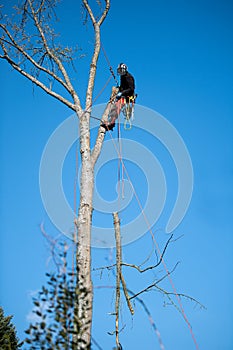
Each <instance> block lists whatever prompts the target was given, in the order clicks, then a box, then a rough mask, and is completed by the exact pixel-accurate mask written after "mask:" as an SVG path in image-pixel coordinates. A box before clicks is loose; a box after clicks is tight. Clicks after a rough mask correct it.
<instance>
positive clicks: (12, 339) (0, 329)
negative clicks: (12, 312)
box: [0, 307, 22, 350]
mask: <svg viewBox="0 0 233 350" xmlns="http://www.w3.org/2000/svg"><path fill="white" fill-rule="evenodd" d="M12 317H13V316H4V312H3V309H2V308H1V307H0V349H1V350H17V349H20V348H21V345H22V343H21V344H19V340H18V338H17V336H16V330H15V327H14V325H13V324H12V323H11V319H12Z"/></svg>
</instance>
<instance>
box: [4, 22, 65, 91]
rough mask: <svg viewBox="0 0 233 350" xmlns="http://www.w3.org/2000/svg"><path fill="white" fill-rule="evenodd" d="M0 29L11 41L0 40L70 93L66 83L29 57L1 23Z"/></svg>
mask: <svg viewBox="0 0 233 350" xmlns="http://www.w3.org/2000/svg"><path fill="white" fill-rule="evenodd" d="M0 28H2V29H3V31H4V32H5V33H6V34H7V36H8V38H9V39H10V41H7V40H5V39H3V38H1V39H0V40H1V41H3V42H7V43H8V44H9V45H12V46H13V47H14V48H16V49H17V50H18V51H19V52H20V53H21V54H22V55H23V56H24V57H25V58H26V59H27V60H28V61H30V62H31V63H32V64H33V65H34V66H35V67H36V68H38V69H39V70H41V71H43V72H45V73H47V74H48V75H50V76H51V77H53V78H54V79H55V80H57V81H58V82H59V83H60V84H61V85H62V86H64V88H65V89H66V90H68V91H69V89H68V86H67V85H66V83H65V82H64V81H63V80H62V79H61V78H60V77H59V76H58V75H56V74H55V73H54V72H52V71H50V70H49V69H48V68H45V67H43V66H41V65H40V64H39V63H38V62H36V61H35V60H34V59H33V58H32V56H31V55H29V54H28V53H27V52H26V51H25V50H24V49H23V48H22V47H21V46H20V45H19V44H18V43H17V42H16V41H15V40H14V38H13V36H12V35H11V33H10V32H9V30H8V29H7V28H6V27H5V26H4V25H3V24H1V23H0Z"/></svg>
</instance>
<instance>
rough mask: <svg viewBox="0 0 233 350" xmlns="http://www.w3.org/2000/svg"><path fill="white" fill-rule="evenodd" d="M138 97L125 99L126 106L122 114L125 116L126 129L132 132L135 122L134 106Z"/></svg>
mask: <svg viewBox="0 0 233 350" xmlns="http://www.w3.org/2000/svg"><path fill="white" fill-rule="evenodd" d="M136 97H137V96H136V95H134V96H130V97H127V98H126V99H124V100H125V101H124V105H123V108H122V113H123V115H124V116H125V121H124V129H125V130H130V129H131V128H132V121H133V120H134V105H135V100H136Z"/></svg>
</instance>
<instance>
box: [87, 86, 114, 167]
mask: <svg viewBox="0 0 233 350" xmlns="http://www.w3.org/2000/svg"><path fill="white" fill-rule="evenodd" d="M117 91H118V90H117V88H116V87H113V88H112V93H111V97H110V100H109V102H108V104H107V106H106V108H105V111H104V113H103V115H102V123H103V124H106V122H107V120H108V115H109V111H110V108H111V106H112V101H113V99H114V97H115V96H116V94H117ZM105 134H106V128H105V127H103V126H101V125H100V127H99V130H98V134H97V137H96V142H95V146H94V148H93V150H92V154H91V158H92V164H93V166H94V165H95V163H96V161H97V159H98V158H99V155H100V153H101V150H102V146H103V142H104V137H105Z"/></svg>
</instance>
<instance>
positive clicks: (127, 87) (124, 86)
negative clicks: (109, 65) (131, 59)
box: [107, 63, 135, 130]
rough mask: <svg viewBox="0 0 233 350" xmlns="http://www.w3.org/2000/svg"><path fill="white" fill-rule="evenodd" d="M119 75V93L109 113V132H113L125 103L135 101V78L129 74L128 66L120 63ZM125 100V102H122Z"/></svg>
mask: <svg viewBox="0 0 233 350" xmlns="http://www.w3.org/2000/svg"><path fill="white" fill-rule="evenodd" d="M117 74H119V75H120V86H119V87H118V89H119V92H118V94H117V95H116V98H115V101H114V104H113V105H112V107H111V110H110V113H109V122H108V123H107V130H112V129H113V128H114V126H115V121H116V119H117V117H118V115H119V114H120V111H121V107H122V106H123V105H124V104H125V103H129V102H130V100H131V99H134V90H135V81H134V77H133V76H132V75H131V74H130V73H129V72H128V68H127V66H126V64H124V63H120V64H119V65H118V67H117ZM122 99H123V100H122Z"/></svg>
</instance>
